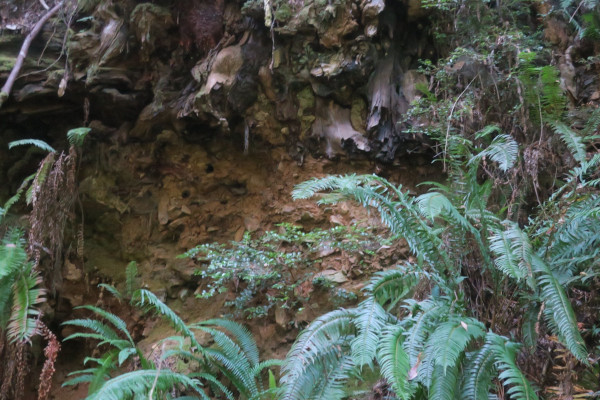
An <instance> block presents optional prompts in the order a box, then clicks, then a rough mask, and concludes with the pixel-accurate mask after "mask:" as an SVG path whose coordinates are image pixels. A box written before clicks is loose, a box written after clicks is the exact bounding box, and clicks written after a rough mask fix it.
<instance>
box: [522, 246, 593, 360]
mask: <svg viewBox="0 0 600 400" xmlns="http://www.w3.org/2000/svg"><path fill="white" fill-rule="evenodd" d="M533 265H534V268H535V270H536V272H537V273H538V274H539V275H538V283H539V285H540V287H541V295H542V298H543V299H544V301H545V303H546V306H547V309H548V310H549V312H550V315H551V318H552V324H553V326H555V327H556V330H557V333H558V334H559V335H560V337H561V338H562V339H563V340H564V344H565V346H566V347H567V348H568V349H569V351H571V353H572V354H573V355H574V356H575V357H576V358H577V359H578V360H579V361H581V362H582V363H584V364H588V359H587V357H588V353H587V350H586V348H585V343H584V341H583V339H582V337H581V334H580V333H579V329H578V328H577V319H576V318H575V313H574V312H573V308H572V307H571V303H570V301H569V299H568V298H567V295H566V293H565V291H564V289H563V288H562V286H561V285H560V283H559V282H558V280H557V279H556V278H555V277H554V275H553V274H552V272H551V271H550V269H549V268H548V266H547V265H546V263H545V262H544V261H543V260H542V259H541V258H539V257H538V256H534V257H533Z"/></svg>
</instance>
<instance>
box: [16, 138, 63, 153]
mask: <svg viewBox="0 0 600 400" xmlns="http://www.w3.org/2000/svg"><path fill="white" fill-rule="evenodd" d="M30 145H31V146H35V147H37V148H39V149H41V150H43V151H47V152H48V153H56V150H54V149H53V148H52V146H50V145H49V144H48V143H46V142H44V141H43V140H39V139H21V140H15V141H13V142H10V143H8V148H9V149H12V148H13V147H17V146H30Z"/></svg>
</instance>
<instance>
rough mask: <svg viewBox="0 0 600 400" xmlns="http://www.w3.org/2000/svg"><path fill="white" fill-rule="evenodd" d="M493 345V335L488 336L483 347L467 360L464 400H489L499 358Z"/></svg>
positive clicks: (463, 389) (463, 388) (463, 391)
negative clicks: (497, 358) (496, 362)
mask: <svg viewBox="0 0 600 400" xmlns="http://www.w3.org/2000/svg"><path fill="white" fill-rule="evenodd" d="M490 336H492V337H490ZM493 343H494V341H493V335H488V337H487V340H486V342H485V344H484V345H483V347H481V348H480V349H479V350H477V351H476V352H474V353H473V354H472V355H471V357H469V358H468V359H467V363H466V366H465V374H464V376H465V380H464V382H463V386H462V397H463V399H465V400H488V395H489V391H490V387H491V386H492V377H493V373H494V372H495V361H496V357H497V355H496V352H495V351H494V348H493Z"/></svg>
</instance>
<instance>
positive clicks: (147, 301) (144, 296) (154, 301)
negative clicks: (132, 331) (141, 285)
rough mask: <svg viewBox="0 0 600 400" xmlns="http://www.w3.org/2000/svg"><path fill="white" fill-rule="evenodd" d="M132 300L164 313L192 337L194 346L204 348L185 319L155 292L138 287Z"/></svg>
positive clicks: (199, 348) (184, 333) (176, 326)
mask: <svg viewBox="0 0 600 400" xmlns="http://www.w3.org/2000/svg"><path fill="white" fill-rule="evenodd" d="M131 301H136V302H137V304H138V305H139V306H141V307H143V306H149V307H150V308H151V309H152V310H154V311H156V312H157V313H158V314H161V315H163V316H164V317H165V318H166V319H167V321H169V323H170V324H171V325H172V326H173V327H174V328H175V329H176V330H177V331H178V332H180V333H182V334H183V335H184V336H185V337H188V338H190V341H191V343H192V346H194V347H195V348H196V349H198V350H201V349H202V348H203V347H202V346H201V345H200V343H198V341H197V340H196V337H195V336H194V333H193V332H192V331H191V330H190V328H189V327H188V326H187V325H186V323H185V322H183V320H182V319H181V318H179V316H178V315H177V314H175V312H174V311H173V310H171V309H170V308H169V307H168V306H167V305H166V304H165V303H163V302H162V301H160V299H159V298H158V297H156V295H155V294H154V293H152V292H150V291H149V290H146V289H138V290H136V291H135V292H134V294H133V296H132V297H131Z"/></svg>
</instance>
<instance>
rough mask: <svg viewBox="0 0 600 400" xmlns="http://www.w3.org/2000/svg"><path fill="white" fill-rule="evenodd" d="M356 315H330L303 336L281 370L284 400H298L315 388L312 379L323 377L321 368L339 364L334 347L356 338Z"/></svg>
mask: <svg viewBox="0 0 600 400" xmlns="http://www.w3.org/2000/svg"><path fill="white" fill-rule="evenodd" d="M354 315H355V312H354V310H344V309H340V310H335V311H331V312H329V313H327V314H325V315H323V316H321V317H319V318H317V319H316V320H315V321H313V322H312V323H311V324H310V325H309V326H308V327H307V328H306V329H305V330H304V331H303V332H302V333H300V335H299V336H298V338H297V339H296V342H295V343H294V344H293V345H292V348H291V349H290V352H289V353H288V355H287V357H286V359H285V361H284V364H283V366H282V369H281V371H282V377H281V380H280V382H281V385H282V387H281V394H282V400H291V399H296V398H299V397H298V396H299V395H298V394H299V393H303V392H304V391H305V390H309V389H310V388H309V389H307V388H306V386H311V385H312V384H311V379H313V378H314V379H317V378H318V377H319V376H320V375H321V368H318V367H317V366H319V365H322V366H324V367H326V366H327V365H329V363H336V362H337V361H338V358H339V357H340V356H341V355H340V351H339V350H338V349H337V348H334V347H333V346H334V344H336V343H337V342H340V341H342V342H345V341H347V340H350V339H352V338H353V337H354V332H355V327H354V325H353V319H354ZM314 379H313V380H312V382H314Z"/></svg>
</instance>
